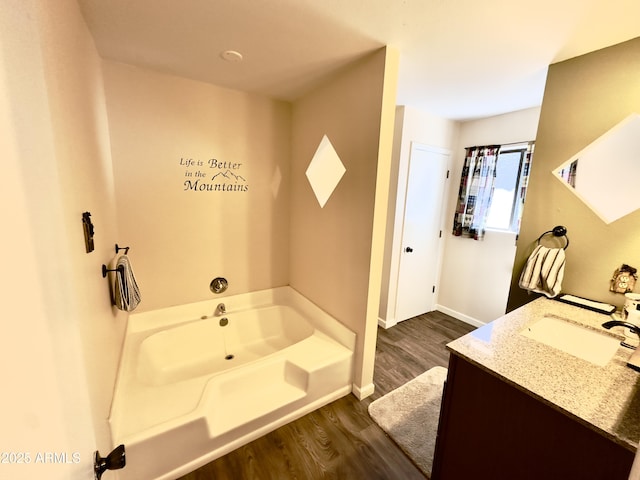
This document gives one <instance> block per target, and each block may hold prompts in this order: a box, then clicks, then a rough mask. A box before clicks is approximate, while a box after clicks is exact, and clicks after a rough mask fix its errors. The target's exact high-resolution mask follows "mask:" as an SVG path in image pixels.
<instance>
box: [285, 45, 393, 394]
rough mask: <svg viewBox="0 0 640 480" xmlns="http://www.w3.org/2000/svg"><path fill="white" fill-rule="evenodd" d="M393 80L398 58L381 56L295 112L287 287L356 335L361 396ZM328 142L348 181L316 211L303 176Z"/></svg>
mask: <svg viewBox="0 0 640 480" xmlns="http://www.w3.org/2000/svg"><path fill="white" fill-rule="evenodd" d="M385 70H386V72H387V76H385ZM396 76H397V58H396V57H393V53H392V52H391V51H389V50H386V49H383V50H380V51H378V52H376V53H374V54H372V55H370V56H368V57H366V58H365V59H364V60H362V61H360V62H359V63H357V64H356V65H354V66H353V67H352V68H350V69H349V70H348V71H347V72H344V73H343V74H342V75H340V76H338V77H337V78H335V79H333V80H332V81H331V82H329V83H327V84H325V85H324V86H322V87H320V88H318V89H317V90H315V91H314V92H312V93H310V94H308V95H306V96H305V97H304V98H302V99H300V100H298V101H297V102H295V104H294V106H293V123H292V128H293V147H292V165H291V180H292V190H291V275H290V283H291V285H292V286H293V287H294V288H295V289H297V290H298V291H300V292H301V293H302V294H303V295H305V296H306V297H307V298H309V299H310V300H312V301H313V302H315V303H316V304H317V305H319V306H320V307H321V308H323V309H324V310H325V311H327V312H328V313H329V314H331V315H333V316H334V317H336V318H338V319H339V320H340V321H341V322H343V323H344V324H345V325H346V326H347V327H349V328H350V329H351V330H353V331H355V332H356V334H357V335H358V339H357V357H358V359H357V364H356V372H355V378H356V380H355V383H356V387H357V388H360V389H368V388H369V385H370V384H371V388H372V383H371V382H372V379H373V374H372V372H373V365H372V361H371V358H369V357H371V356H372V355H373V354H374V353H375V352H371V349H370V340H371V338H373V340H374V342H375V329H376V322H377V307H378V293H379V289H380V280H381V272H382V270H381V269H382V255H383V252H382V248H381V245H382V243H383V242H384V233H383V229H384V222H385V218H386V215H385V214H386V201H387V200H386V198H387V191H388V181H387V183H386V184H382V186H381V187H380V188H381V190H379V191H378V193H381V192H384V193H383V195H382V199H380V201H381V202H382V203H380V204H379V205H380V208H381V209H382V210H380V211H379V213H382V214H383V215H382V216H381V217H380V218H378V223H377V224H375V225H374V206H375V201H376V193H377V192H376V182H377V181H378V175H379V174H380V175H382V176H383V179H385V178H386V179H387V180H388V175H389V168H390V167H389V165H390V163H389V162H390V160H391V145H392V137H393V120H392V119H393V116H394V102H395V82H396ZM385 80H386V81H385ZM390 92H393V98H390V97H389V95H390ZM385 95H386V97H385ZM383 100H384V101H383ZM325 134H326V135H327V136H328V138H329V140H330V141H331V142H332V144H333V146H334V148H335V150H336V152H337V153H338V155H339V157H340V159H341V160H342V163H343V164H344V166H345V168H346V173H345V174H344V176H343V177H342V179H341V181H340V183H339V184H338V186H337V188H336V189H335V191H334V192H333V195H332V196H331V197H330V198H329V200H328V201H327V203H326V204H325V206H324V208H320V206H319V204H318V201H317V200H316V198H315V196H314V194H313V191H312V190H311V187H310V185H309V183H308V182H307V180H306V176H305V171H306V169H307V166H308V164H309V162H310V161H311V158H312V157H313V154H314V153H315V150H316V148H317V147H318V144H319V143H320V140H321V139H322V137H323V135H325ZM379 169H381V170H379ZM374 231H375V235H374ZM378 232H379V233H378ZM374 237H375V238H374ZM376 241H378V242H379V244H378V245H375V242H376ZM372 251H373V252H374V255H373V264H372V263H371V262H372ZM370 289H373V291H372V295H373V297H374V298H373V302H371V301H370V298H369V294H370ZM365 351H366V355H365ZM365 356H366V357H367V358H365Z"/></svg>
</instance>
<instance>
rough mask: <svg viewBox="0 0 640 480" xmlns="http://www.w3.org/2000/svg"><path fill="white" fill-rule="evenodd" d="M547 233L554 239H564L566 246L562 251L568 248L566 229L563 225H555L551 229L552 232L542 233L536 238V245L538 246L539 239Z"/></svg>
mask: <svg viewBox="0 0 640 480" xmlns="http://www.w3.org/2000/svg"><path fill="white" fill-rule="evenodd" d="M549 233H551V234H553V236H554V237H564V239H565V241H566V242H567V244H566V245H565V246H564V250H566V249H567V247H568V246H569V237H568V236H567V227H565V226H563V225H557V226H555V227H553V230H549V231H546V232H544V233H543V234H542V235H540V236H539V237H538V245H540V239H541V238H542V237H544V236H545V235H548V234H549Z"/></svg>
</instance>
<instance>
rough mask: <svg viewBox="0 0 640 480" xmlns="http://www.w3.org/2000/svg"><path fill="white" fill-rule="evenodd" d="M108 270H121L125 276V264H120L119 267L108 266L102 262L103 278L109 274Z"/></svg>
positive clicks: (121, 273)
mask: <svg viewBox="0 0 640 480" xmlns="http://www.w3.org/2000/svg"><path fill="white" fill-rule="evenodd" d="M107 272H119V273H120V275H122V276H124V266H123V265H120V266H119V267H118V268H107V266H106V265H105V264H104V263H103V264H102V278H105V277H106V276H107Z"/></svg>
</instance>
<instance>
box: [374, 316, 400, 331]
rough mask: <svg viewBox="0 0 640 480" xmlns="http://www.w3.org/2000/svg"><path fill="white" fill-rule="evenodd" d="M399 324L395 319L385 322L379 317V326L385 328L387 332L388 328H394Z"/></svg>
mask: <svg viewBox="0 0 640 480" xmlns="http://www.w3.org/2000/svg"><path fill="white" fill-rule="evenodd" d="M397 323H398V321H397V320H396V319H395V318H392V319H390V320H385V319H384V318H380V317H378V325H379V326H381V327H382V328H384V329H385V330H386V329H387V328H391V327H393V326H394V325H396V324H397Z"/></svg>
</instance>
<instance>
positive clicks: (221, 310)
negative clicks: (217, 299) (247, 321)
mask: <svg viewBox="0 0 640 480" xmlns="http://www.w3.org/2000/svg"><path fill="white" fill-rule="evenodd" d="M225 313H227V307H225V306H224V303H219V304H218V306H217V307H216V313H215V315H224V314H225Z"/></svg>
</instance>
